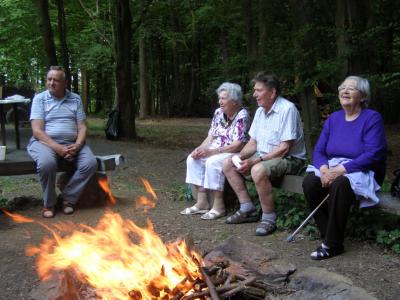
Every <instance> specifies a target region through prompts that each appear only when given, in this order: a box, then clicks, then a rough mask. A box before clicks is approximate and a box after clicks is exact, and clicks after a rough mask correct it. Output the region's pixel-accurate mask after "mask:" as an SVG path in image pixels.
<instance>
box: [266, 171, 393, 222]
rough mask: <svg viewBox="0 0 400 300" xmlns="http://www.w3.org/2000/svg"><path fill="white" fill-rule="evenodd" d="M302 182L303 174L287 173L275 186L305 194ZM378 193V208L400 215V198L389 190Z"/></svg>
mask: <svg viewBox="0 0 400 300" xmlns="http://www.w3.org/2000/svg"><path fill="white" fill-rule="evenodd" d="M302 183H303V177H302V176H297V175H285V176H284V177H283V178H282V179H281V180H280V181H278V182H274V187H276V188H280V189H282V190H284V191H286V192H291V193H296V194H303V187H302ZM377 195H378V198H379V200H380V201H379V204H378V205H377V208H379V209H380V210H382V211H384V212H386V213H390V214H395V215H400V199H398V198H396V197H393V196H392V195H391V194H390V193H388V192H378V194H377Z"/></svg>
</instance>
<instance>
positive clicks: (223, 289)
mask: <svg viewBox="0 0 400 300" xmlns="http://www.w3.org/2000/svg"><path fill="white" fill-rule="evenodd" d="M238 286H239V283H231V284H228V285H224V286H219V287H217V288H215V290H216V291H217V292H218V293H223V292H226V291H230V290H232V289H234V288H236V287H238ZM209 295H210V290H209V289H208V288H206V289H204V290H202V291H200V292H195V293H193V294H190V295H188V296H185V297H183V298H182V300H193V299H196V298H201V297H206V296H209Z"/></svg>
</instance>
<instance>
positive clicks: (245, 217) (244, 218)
mask: <svg viewBox="0 0 400 300" xmlns="http://www.w3.org/2000/svg"><path fill="white" fill-rule="evenodd" d="M259 219H260V215H259V214H258V212H257V210H256V209H255V210H252V211H249V212H244V211H241V210H238V211H236V212H235V213H234V214H233V215H232V216H230V217H229V218H228V219H226V221H225V223H226V224H240V223H251V222H257V221H258V220H259Z"/></svg>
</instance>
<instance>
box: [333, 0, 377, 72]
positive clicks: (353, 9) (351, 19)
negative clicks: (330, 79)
mask: <svg viewBox="0 0 400 300" xmlns="http://www.w3.org/2000/svg"><path fill="white" fill-rule="evenodd" d="M370 7H371V3H370V0H365V1H358V0H336V17H335V24H336V29H337V34H336V44H337V54H338V57H339V59H340V60H341V61H342V67H341V71H340V73H339V76H340V78H341V79H343V78H344V77H345V76H346V75H349V74H360V73H365V72H368V71H372V72H374V71H375V70H376V69H377V67H376V60H375V58H376V55H375V54H374V52H375V51H374V49H375V47H372V48H371V47H370V46H368V47H366V46H365V45H363V44H362V43H360V41H359V40H358V39H359V38H360V37H361V36H362V34H363V33H364V32H365V30H367V28H368V26H369V24H370V22H371V18H372V15H371V8H370ZM353 40H354V41H355V42H353ZM367 48H368V49H367Z"/></svg>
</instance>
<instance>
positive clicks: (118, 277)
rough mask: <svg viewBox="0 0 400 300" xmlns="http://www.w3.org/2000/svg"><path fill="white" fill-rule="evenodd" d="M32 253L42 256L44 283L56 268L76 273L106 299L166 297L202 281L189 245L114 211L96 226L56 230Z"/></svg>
mask: <svg viewBox="0 0 400 300" xmlns="http://www.w3.org/2000/svg"><path fill="white" fill-rule="evenodd" d="M61 227H62V226H58V229H60V228H61ZM72 227H73V226H72ZM72 227H71V228H68V226H67V228H68V230H71V229H72ZM27 253H28V254H30V255H35V254H36V255H38V257H37V265H38V273H39V276H40V277H41V279H43V280H45V279H48V278H49V277H50V274H51V272H52V271H53V270H63V269H72V270H74V271H75V273H76V276H77V277H78V278H79V280H81V281H82V282H85V283H89V284H90V285H91V286H92V287H93V288H94V289H95V290H96V293H97V296H99V297H100V298H101V299H131V298H130V296H129V293H131V294H140V296H141V298H142V299H155V298H161V297H163V296H166V295H169V293H172V291H173V289H174V287H176V286H180V285H182V286H184V285H185V286H186V290H185V293H186V292H187V291H188V290H190V287H187V285H188V283H187V282H186V283H185V278H192V279H193V278H199V277H201V274H200V271H199V263H201V257H200V255H198V254H197V253H196V252H194V251H190V250H189V249H188V247H187V245H186V244H185V242H183V241H177V242H175V243H170V244H166V245H165V244H164V243H163V242H162V240H161V239H160V237H159V236H158V235H157V234H156V233H155V232H154V228H153V225H152V224H151V222H150V221H148V223H147V228H140V227H138V226H137V225H136V224H135V223H134V222H132V221H130V220H124V219H122V217H121V216H120V215H119V214H116V213H112V212H106V214H105V215H104V216H103V218H102V219H101V220H100V221H99V223H98V225H97V226H96V227H89V226H86V225H79V230H75V231H73V232H64V233H63V234H60V235H59V234H56V233H55V232H54V231H53V238H52V239H50V238H46V239H45V240H44V241H43V243H42V244H41V245H40V246H39V247H30V248H29V249H28V250H27ZM182 282H183V283H182ZM169 296H171V295H169Z"/></svg>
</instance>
